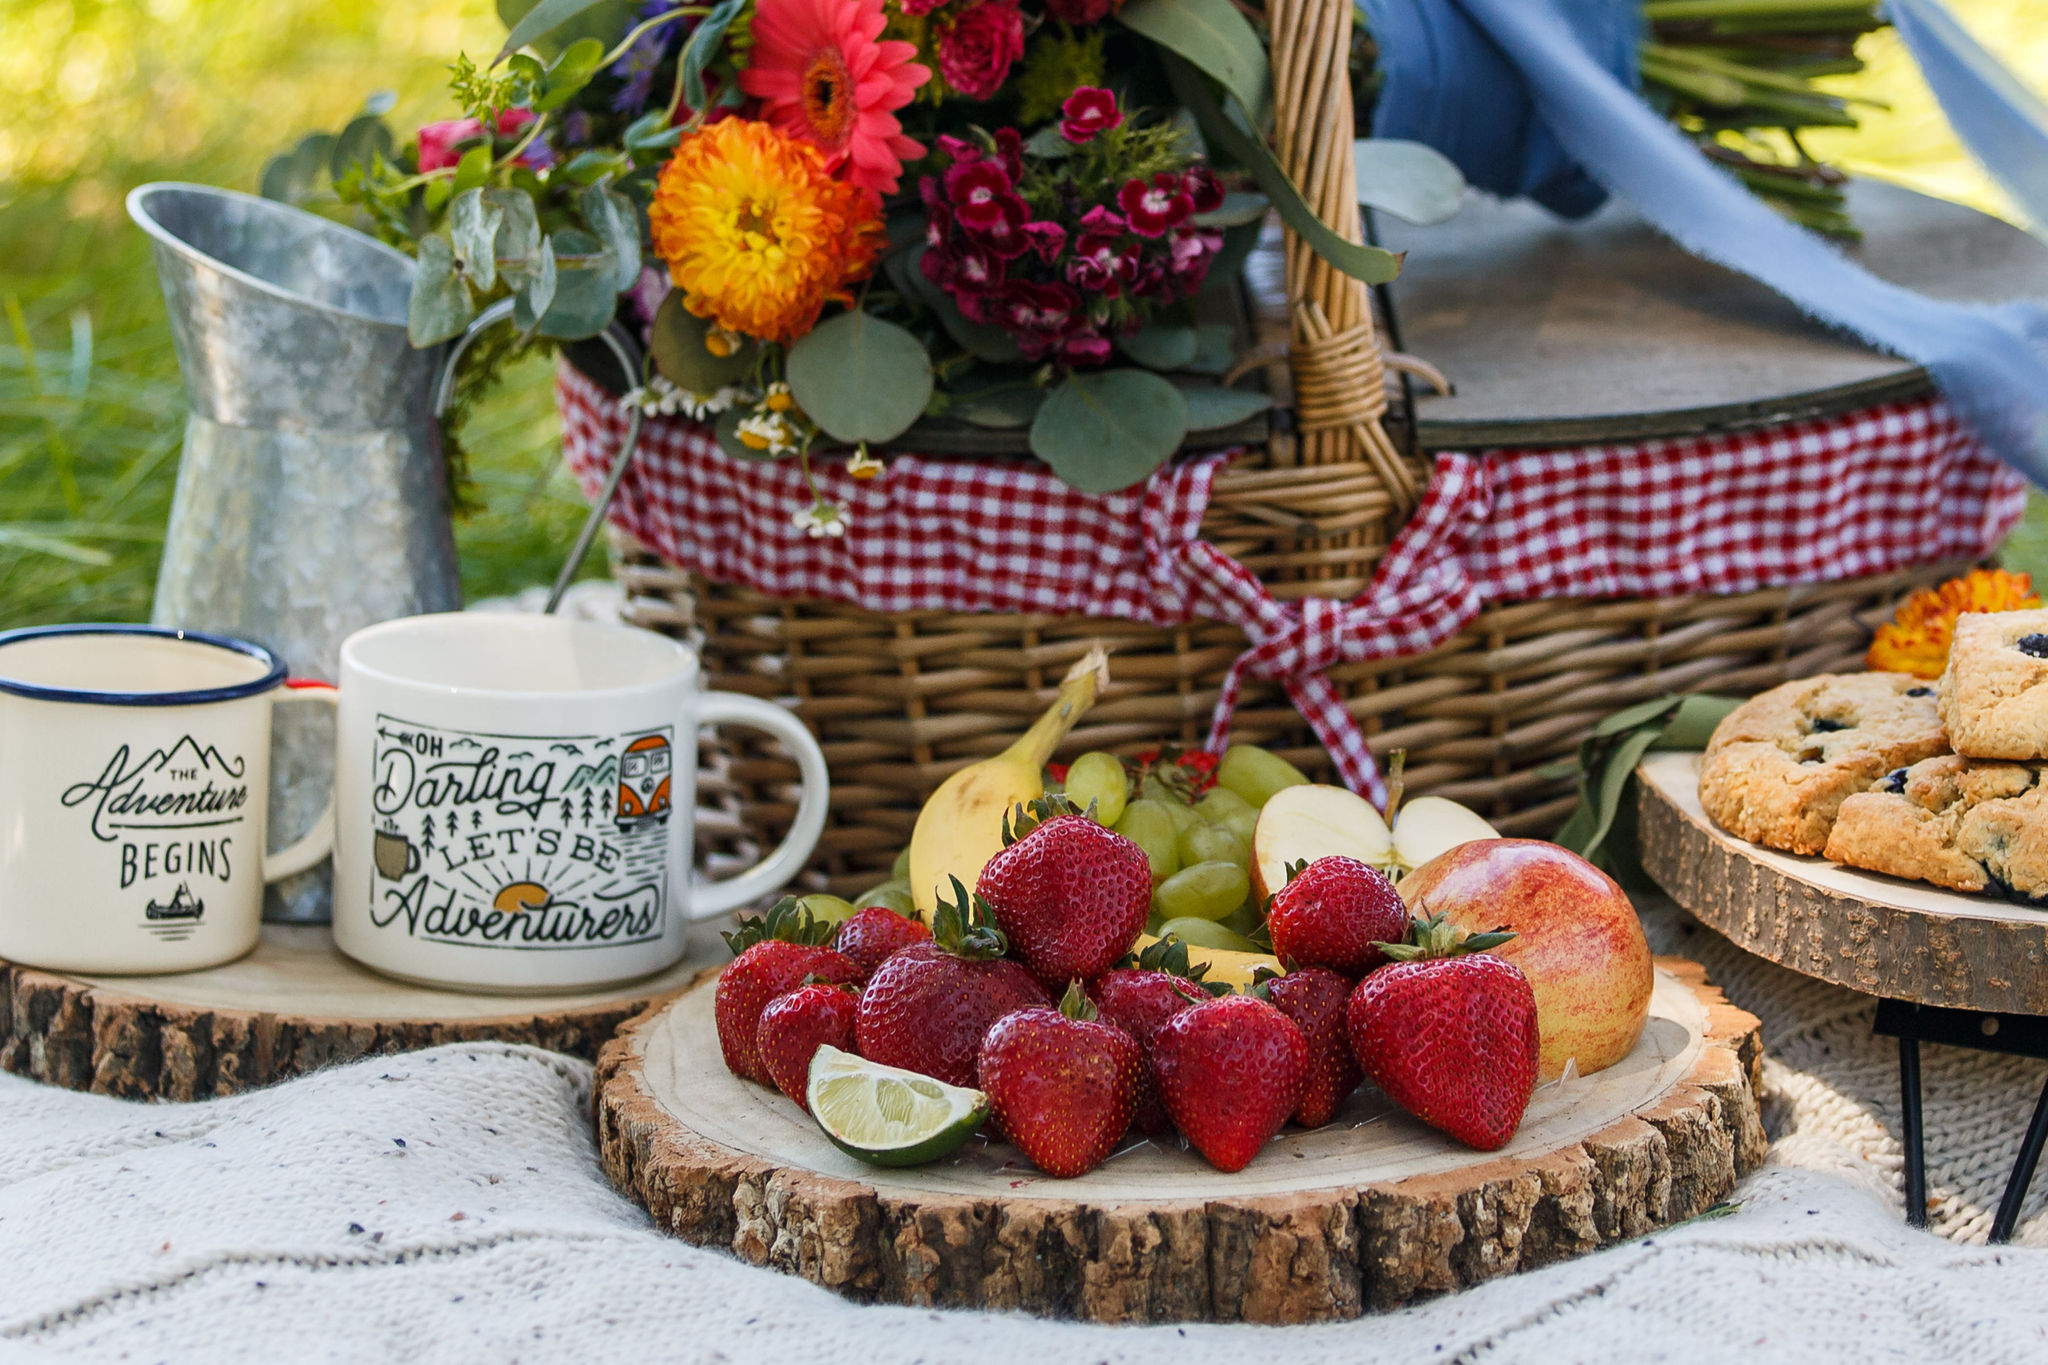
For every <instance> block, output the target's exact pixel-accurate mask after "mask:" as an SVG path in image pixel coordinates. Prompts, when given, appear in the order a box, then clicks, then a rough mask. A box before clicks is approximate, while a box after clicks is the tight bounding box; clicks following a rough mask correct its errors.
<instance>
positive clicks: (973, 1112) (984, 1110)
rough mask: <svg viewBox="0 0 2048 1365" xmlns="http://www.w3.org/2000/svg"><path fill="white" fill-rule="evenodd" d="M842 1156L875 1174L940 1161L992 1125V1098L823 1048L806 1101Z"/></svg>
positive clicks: (813, 1063)
mask: <svg viewBox="0 0 2048 1365" xmlns="http://www.w3.org/2000/svg"><path fill="white" fill-rule="evenodd" d="M805 1098H806V1099H807V1100H808V1101H809V1102H810V1106H811V1114H812V1115H813V1116H814V1117H815V1118H816V1119H817V1120H818V1126H819V1127H820V1128H823V1129H824V1130H825V1136H826V1137H828V1138H831V1139H832V1141H833V1143H834V1144H836V1145H837V1146H838V1148H839V1150H841V1151H843V1152H845V1153H846V1154H847V1155H848V1156H852V1157H858V1158H859V1159H860V1160H862V1161H866V1162H869V1163H872V1164H873V1165H876V1166H916V1165H920V1164H922V1163H924V1162H927V1161H936V1160H938V1159H939V1158H940V1157H942V1156H944V1155H946V1153H948V1152H950V1151H952V1150H953V1149H954V1148H956V1147H958V1146H959V1145H960V1144H961V1143H963V1142H965V1141H967V1139H968V1137H969V1136H970V1135H971V1134H972V1133H973V1132H974V1130H975V1129H977V1128H979V1127H981V1124H982V1120H984V1119H986V1118H987V1117H988V1096H986V1095H984V1094H982V1093H981V1092H980V1091H979V1090H968V1089H965V1088H964V1087H961V1086H957V1085H947V1084H946V1083H944V1082H943V1081H935V1080H933V1079H932V1078H931V1077H929V1076H920V1075H919V1074H918V1073H917V1072H915V1071H905V1070H903V1069H902V1068H901V1067H895V1066H883V1065H882V1064H881V1063H880V1062H870V1061H868V1060H866V1059H865V1058H862V1057H856V1056H854V1055H853V1054H852V1053H851V1052H841V1051H840V1050H839V1049H838V1048H836V1047H830V1046H826V1047H821V1048H819V1049H818V1050H817V1052H816V1053H814V1054H813V1055H812V1057H811V1083H810V1086H809V1088H808V1090H807V1091H806V1093H805Z"/></svg>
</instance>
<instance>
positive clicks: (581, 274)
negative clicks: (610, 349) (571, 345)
mask: <svg viewBox="0 0 2048 1365" xmlns="http://www.w3.org/2000/svg"><path fill="white" fill-rule="evenodd" d="M565 254H566V253H565ZM618 307H619V293H618V291H617V290H616V289H613V288H612V285H611V278H610V273H609V272H608V271H607V270H606V269H605V268H604V267H603V266H602V265H596V266H561V267H559V268H558V270H557V271H556V274H555V297H554V300H553V301H552V302H551V303H549V304H548V310H547V312H546V313H545V314H543V315H542V317H541V320H540V325H539V326H538V327H536V328H534V330H535V331H537V332H539V333H540V334H541V335H542V336H544V337H554V338H556V339H557V340H560V341H581V340H582V339H583V338H585V337H594V336H596V335H597V334H598V333H599V332H602V331H603V330H604V329H605V328H606V326H608V325H609V324H610V323H611V320H612V316H613V314H615V313H616V312H617V311H618Z"/></svg>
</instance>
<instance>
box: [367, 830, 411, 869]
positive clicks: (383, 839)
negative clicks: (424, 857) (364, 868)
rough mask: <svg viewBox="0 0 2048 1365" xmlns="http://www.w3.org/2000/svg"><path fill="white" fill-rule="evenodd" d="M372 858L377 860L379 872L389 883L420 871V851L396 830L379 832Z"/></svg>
mask: <svg viewBox="0 0 2048 1365" xmlns="http://www.w3.org/2000/svg"><path fill="white" fill-rule="evenodd" d="M371 856H372V857H373V858H374V859H375V860H376V863H377V871H378V872H379V873H380V874H382V875H383V877H384V878H385V880H387V881H394V882H395V881H397V880H398V879H399V878H400V877H409V876H411V875H412V874H413V873H415V872H417V871H419V870H420V851H419V850H418V849H416V848H414V847H413V846H412V840H410V839H408V838H406V837H405V836H404V835H403V834H400V833H399V832H398V831H397V830H395V829H380V830H378V831H377V839H376V844H375V850H374V852H373V853H372V855H371Z"/></svg>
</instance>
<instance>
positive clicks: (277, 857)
mask: <svg viewBox="0 0 2048 1365" xmlns="http://www.w3.org/2000/svg"><path fill="white" fill-rule="evenodd" d="M284 685H285V686H286V687H288V688H290V689H291V690H290V691H288V692H280V693H274V694H272V695H273V696H274V698H275V700H273V701H272V702H271V705H272V706H273V707H278V706H283V705H285V704H287V703H289V702H295V701H314V702H319V703H320V704H321V705H323V706H328V707H333V708H335V709H337V710H338V709H339V708H340V706H341V693H339V692H337V691H335V690H334V685H333V684H332V683H324V682H315V681H314V680H312V679H311V678H286V679H285V682H284ZM333 851H334V792H333V791H332V790H331V789H330V790H329V791H328V793H327V808H326V809H325V810H323V811H321V812H320V818H319V819H318V820H315V821H314V822H313V828H311V829H309V830H307V831H306V834H305V837H304V838H302V839H299V840H297V841H295V842H293V843H290V844H286V845H285V846H284V847H283V848H281V849H279V850H278V851H277V852H275V853H266V854H264V855H263V880H264V881H265V882H266V883H269V882H274V881H279V880H281V879H283V878H285V877H290V876H293V875H294V874H296V873H300V872H304V871H305V870H306V869H307V868H309V867H312V866H314V865H315V864H317V863H318V862H319V861H320V860H321V859H322V858H325V857H326V856H327V855H328V854H330V853H332V852H333Z"/></svg>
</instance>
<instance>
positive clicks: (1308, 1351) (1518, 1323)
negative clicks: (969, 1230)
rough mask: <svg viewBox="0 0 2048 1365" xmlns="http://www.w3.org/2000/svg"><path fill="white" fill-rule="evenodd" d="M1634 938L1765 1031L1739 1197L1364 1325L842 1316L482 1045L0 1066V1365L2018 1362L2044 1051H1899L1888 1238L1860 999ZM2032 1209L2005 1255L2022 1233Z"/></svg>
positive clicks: (576, 1101)
mask: <svg viewBox="0 0 2048 1365" xmlns="http://www.w3.org/2000/svg"><path fill="white" fill-rule="evenodd" d="M1655 927H1656V934H1655V937H1657V938H1658V939H1660V940H1661V941H1662V942H1661V943H1660V946H1664V947H1673V948H1676V949H1677V950H1679V951H1683V952H1685V953H1687V954H1688V955H1690V956H1694V957H1697V958H1700V959H1703V960H1704V961H1705V962H1706V963H1707V965H1708V968H1709V970H1710V971H1711V972H1713V973H1714V974H1715V976H1716V978H1717V979H1718V980H1720V981H1721V982H1723V983H1724V984H1725V985H1726V986H1727V987H1728V988H1729V990H1730V994H1731V995H1732V996H1734V997H1735V998H1736V1000H1737V1002H1738V1003H1741V1004H1743V1005H1745V1006H1746V1007H1747V1008H1750V1009H1752V1010H1755V1011H1757V1012H1758V1013H1759V1014H1761V1015H1762V1016H1763V1017H1764V1018H1765V1022H1766V1031H1765V1045H1766V1047H1767V1049H1768V1050H1769V1052H1770V1053H1771V1056H1772V1060H1771V1062H1770V1064H1769V1066H1768V1068H1767V1083H1768V1089H1769V1094H1768V1097H1767V1106H1766V1117H1767V1121H1768V1123H1769V1125H1770V1128H1771V1131H1772V1133H1773V1135H1774V1136H1775V1137H1776V1139H1777V1140H1776V1142H1775V1143H1774V1145H1773V1148H1772V1155H1771V1161H1770V1163H1769V1164H1768V1165H1767V1166H1766V1167H1765V1168H1764V1169H1763V1170H1762V1171H1760V1172H1758V1173H1757V1174H1756V1175H1754V1176H1752V1177H1751V1178H1750V1179H1749V1180H1748V1181H1746V1182H1745V1183H1744V1185H1743V1187H1742V1188H1741V1190H1740V1191H1739V1193H1738V1198H1739V1199H1740V1201H1741V1207H1740V1209H1739V1211H1738V1212H1736V1213H1734V1214H1732V1215H1729V1216H1725V1217H1720V1218H1710V1219H1706V1220H1702V1221H1699V1222H1696V1223H1692V1224H1689V1225H1687V1226H1684V1227H1680V1228H1675V1229H1669V1230H1666V1231H1664V1232H1660V1233H1658V1234H1656V1235H1654V1236H1651V1237H1648V1238H1644V1239H1642V1240H1639V1241H1635V1242H1631V1243H1627V1244H1624V1245H1622V1246H1619V1247H1615V1248H1612V1249H1609V1250H1607V1251H1604V1252H1601V1253H1599V1254H1596V1255H1593V1256H1589V1257H1586V1258H1584V1259H1582V1260H1579V1261H1576V1262H1571V1263H1568V1264H1565V1265H1559V1266H1553V1267H1550V1268H1548V1269H1545V1270H1541V1271H1537V1272H1534V1273H1531V1274H1527V1275H1513V1276H1508V1277H1506V1278H1503V1279H1500V1280H1497V1281H1494V1282H1492V1283H1490V1284H1487V1285H1483V1286H1481V1287H1479V1288H1477V1289H1474V1290H1471V1291H1468V1292H1466V1293H1463V1294H1460V1295H1457V1296H1454V1297H1451V1298H1448V1299H1443V1300H1439V1301H1436V1302H1433V1303H1428V1304H1424V1305H1421V1306H1419V1307H1416V1308H1412V1309H1409V1310H1407V1311H1405V1312H1401V1313H1397V1314H1393V1315H1390V1316H1384V1317H1377V1318H1366V1319H1363V1320H1360V1321H1357V1322H1352V1323H1342V1324H1333V1325H1329V1326H1319V1327H1301V1328H1284V1329H1270V1328H1255V1327H1210V1326H1187V1327H1158V1328H1121V1329H1114V1328H1100V1327H1090V1326H1082V1325H1077V1324H1071V1323H1054V1322H1046V1321H1040V1320H1036V1319H1031V1318H1023V1317H1015V1316H1002V1315H993V1314H978V1313H941V1312H927V1311H918V1310H910V1309H901V1308H872V1307H858V1306H855V1305H852V1304H848V1303H846V1302H844V1301H842V1300H840V1299H838V1298H836V1297H834V1296H833V1295H831V1294H828V1293H826V1292H825V1291H823V1290H820V1289H817V1288H814V1287H813V1286H811V1285H809V1284H806V1283H803V1282H801V1281H798V1280H795V1279H791V1278H787V1277H784V1276H782V1275H779V1274H775V1273H772V1272H769V1271H762V1270H756V1269H753V1268H751V1267H748V1266H744V1265H741V1264H739V1263H738V1262H736V1261H734V1260H733V1259H731V1258H730V1257H727V1256H725V1255H722V1254H719V1253H717V1252H712V1251H700V1250H697V1249H695V1248H692V1247H688V1246H684V1245H682V1244H680V1243H678V1242H676V1241H674V1240H672V1239H671V1238H668V1237H666V1236H663V1235H662V1234H660V1233H658V1232H656V1231H654V1230H653V1229H652V1227H651V1226H650V1225H649V1223H648V1220H647V1219H646V1217H645V1216H644V1215H643V1214H642V1213H641V1212H640V1210H639V1209H638V1208H637V1207H636V1206H635V1205H633V1204H632V1203H630V1202H629V1201H627V1200H625V1199H622V1198H620V1197H619V1196H618V1195H616V1194H615V1193H613V1191H612V1190H611V1188H610V1187H609V1185H608V1184H607V1183H606V1181H605V1179H604V1176H603V1175H602V1173H601V1172H600V1170H599V1169H598V1166H597V1163H596V1159H595V1154H594V1152H593V1149H592V1141H591V1136H590V1125H589V1084H590V1069H589V1068H588V1067H587V1066H585V1065H584V1064H582V1063H580V1062H575V1061H571V1060H568V1059H565V1058H561V1057H557V1056H554V1055H551V1054H548V1053H544V1052H539V1051H535V1050H533V1049H530V1048H523V1047H506V1046H498V1045H479V1046H452V1047H443V1048H437V1049H434V1050H432V1051H429V1052H421V1053H414V1054H410V1055H406V1056H400V1057H389V1058H377V1059H374V1060H370V1061H366V1062H362V1063H358V1064H355V1065H352V1066H347V1067H342V1068H337V1069H334V1070H331V1071H326V1072H323V1073H320V1074H317V1075H314V1076H310V1077H307V1078H305V1079H302V1080H298V1081H294V1082H291V1083H290V1084H287V1085H282V1086H279V1087H277V1088H275V1089H272V1090H267V1091H261V1092H258V1093H255V1094H250V1095H243V1096H238V1097H235V1098H232V1099H227V1100H218V1101H212V1102H208V1103H201V1104H190V1105H136V1104H130V1103H126V1102H122V1101H118V1100H110V1099H103V1098H98V1097H94V1096H89V1095H77V1094H72V1093H69V1092H65V1091H57V1090H49V1089H45V1088H42V1087H40V1086H37V1085H34V1084H32V1083H30V1082H27V1081H21V1080H17V1079H14V1078H0V1138H4V1141H0V1365H12V1362H15V1361H77V1360H92V1361H98V1360H109V1361H111V1360H134V1361H176V1362H184V1361H191V1362H208V1363H209V1365H211V1363H213V1362H238V1361H252V1362H278V1361H289V1362H295V1363H296V1362H314V1361H330V1360H331V1361H366V1362H372V1361H374V1362H384V1361H398V1360H404V1361H409V1362H439V1361H449V1362H460V1363H461V1365H477V1362H495V1361H508V1362H509V1361H518V1362H550V1361H563V1362H572V1361H573V1362H588V1361H614V1360H616V1361H622V1362H634V1365H645V1363H646V1362H653V1361H670V1360H674V1361H733V1362H755V1361H766V1362H777V1363H778V1365H779V1363H780V1362H789V1363H790V1365H806V1363H808V1362H828V1361H829V1362H849V1363H857V1365H870V1362H898V1361H930V1362H954V1361H972V1362H976V1365H1011V1362H1015V1363H1016V1365H1064V1363H1065V1362H1074V1365H1092V1363H1093V1362H1140V1361H1145V1362H1150V1361H1158V1362H1161V1363H1162V1365H1167V1363H1169V1362H1170V1363H1171V1365H1187V1362H1190V1361H1217V1362H1221V1361H1223V1360H1224V1359H1226V1357H1229V1356H1235V1357H1238V1358H1240V1359H1255V1358H1258V1357H1260V1356H1267V1355H1270V1356H1272V1358H1276V1359H1279V1360H1284V1361H1286V1362H1289V1365H1295V1362H1300V1363H1301V1365H1307V1363H1308V1362H1321V1361H1329V1362H1340V1361H1341V1362H1346V1365H1352V1363H1354V1362H1364V1361H1374V1362H1378V1361H1468V1362H1479V1361H1504V1360H1542V1361H1559V1362H1568V1361H1580V1360H1587V1361H1594V1360H1598V1361H1606V1360H1615V1361H1621V1360H1626V1361H1631V1362H1637V1361H1644V1362H1647V1361H1665V1360H1670V1361H1683V1362H1686V1365H1703V1363H1705V1362H1718V1361H1728V1362H1742V1365H1754V1363H1755V1362H1758V1361H1775V1360H1787V1361H1792V1360H1797V1361H1802V1362H1806V1361H1843V1362H1862V1361H1870V1360H1878V1359H1885V1360H1893V1359H1896V1360H1902V1361H1922V1360H1955V1361H1959V1362H1967V1363H1968V1365H1979V1363H1980V1362H2004V1361H2012V1362H2021V1361H2042V1360H2048V1252H2043V1251H2036V1250H2029V1249H2024V1248H1987V1247H1984V1246H1981V1245H1969V1244H1967V1243H1969V1242H1970V1241H1971V1240H1972V1239H1975V1240H1976V1241H1977V1242H1981V1241H1982V1238H1983V1236H1984V1231H1985V1229H1986V1227H1988V1224H1989V1211H1990V1209H1991V1208H1992V1207H1993V1206H1995V1204H1996V1201H1997V1194H1998V1190H1999V1188H2000V1186H2001V1185H2002V1182H2003V1180H2004V1175H2005V1168H2006V1166H2007V1164H2008V1163H2009V1162H2010V1160H2011V1154H2012V1151H2013V1148H2014V1147H2015V1146H2016V1145H2017V1142H2018V1140H2019V1135H2020V1132H2021V1130H2022V1128H2023V1127H2024V1124H2025V1121H2026V1116H2027V1113H2028V1110H2029V1108H2030V1106H2031V1104H2032V1102H2033V1098H2034V1095H2035V1093H2036V1092H2037V1090H2038V1088H2039V1085H2040V1082H2041V1080H2042V1077H2043V1075H2044V1073H2048V1066H2044V1065H2043V1064H2041V1063H2035V1062H2022V1061H2013V1060H2009V1059H2000V1058H1990V1057H1985V1056H1982V1055H1979V1054H1974V1053H1964V1052H1956V1051H1952V1050H1950V1049H1945V1048H1928V1049H1926V1056H1925V1062H1924V1070H1925V1084H1926V1087H1927V1122H1928V1130H1929V1136H1930V1142H1929V1156H1930V1163H1931V1171H1930V1184H1931V1187H1932V1189H1933V1191H1934V1194H1935V1208H1934V1210H1933V1218H1934V1222H1935V1225H1936V1227H1937V1229H1938V1230H1939V1231H1940V1232H1942V1233H1945V1234H1947V1237H1946V1239H1945V1238H1944V1237H1942V1236H1937V1235H1934V1234H1932V1233H1920V1232H1912V1231H1909V1230H1908V1229H1907V1228H1906V1227H1905V1226H1904V1224H1903V1222H1902V1221H1901V1219H1900V1215H1899V1204H1898V1195H1897V1193H1896V1189H1895V1186H1896V1182H1897V1176H1898V1166H1899V1161H1898V1149H1897V1145H1896V1143H1895V1142H1894V1141H1893V1139H1892V1138H1891V1136H1890V1132H1891V1131H1893V1130H1894V1129H1895V1126H1896V1116H1897V1104H1898V1099H1897V1084H1896V1081H1897V1073H1896V1063H1895V1061H1894V1056H1893V1053H1892V1051H1891V1048H1890V1046H1889V1045H1888V1044H1886V1043H1884V1042H1882V1041H1877V1042H1873V1040H1872V1039H1871V1038H1870V1037H1869V1024H1870V1002H1869V1001H1868V1000H1867V999H1865V998H1863V997H1859V996H1855V995H1853V994H1851V993H1849V992H1846V991H1839V990H1834V989H1832V988H1829V987H1823V986H1819V985H1816V984H1813V983H1810V982H1805V981H1804V980H1803V979H1801V978H1797V977H1794V976H1792V975H1791V974H1789V973H1786V972H1782V971H1779V970H1778V969H1776V968H1772V967H1769V966H1768V965H1767V964H1764V963H1762V962H1759V961H1757V960H1756V959H1753V958H1747V957H1745V956H1743V955H1742V954H1740V953H1737V952H1736V951H1735V950H1734V949H1732V948H1730V947H1728V946H1727V945H1726V944H1725V943H1724V942H1723V941H1721V940H1719V939H1718V938H1716V937H1715V936H1714V935H1712V934H1710V933H1707V932H1706V931H1704V930H1698V929H1691V930H1689V931H1688V929H1687V928H1686V926H1684V925H1681V924H1679V923H1677V922H1676V921H1675V920H1672V919H1669V918H1668V917H1667V918H1665V919H1662V920H1661V921H1660V922H1659V923H1658V924H1657V925H1656V926H1655ZM2043 1183H2044V1185H2048V1180H2044V1182H2043ZM2043 1202H2044V1200H2043V1196H2042V1195H2036V1196H2035V1197H2034V1198H2033V1199H2032V1200H2031V1201H2030V1202H2029V1205H2028V1208H2029V1211H2030V1217H2029V1219H2028V1221H2026V1222H2025V1223H2024V1224H2023V1226H2022V1237H2021V1240H2022V1241H2023V1242H2048V1218H2043V1217H2042V1216H2041V1213H2040V1210H2041V1208H2042V1205H2043ZM1280 1333H1284V1334H1285V1335H1284V1337H1283V1336H1281V1335H1279V1334H1280Z"/></svg>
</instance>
